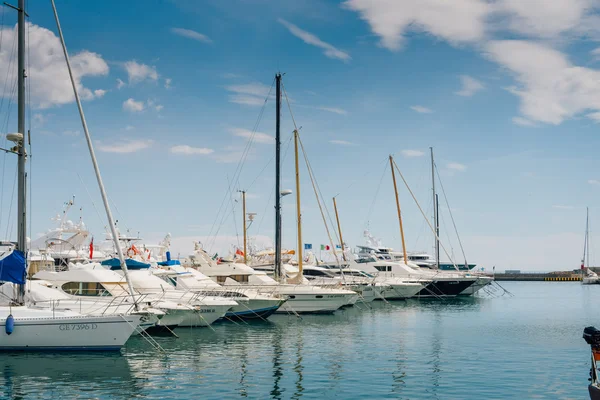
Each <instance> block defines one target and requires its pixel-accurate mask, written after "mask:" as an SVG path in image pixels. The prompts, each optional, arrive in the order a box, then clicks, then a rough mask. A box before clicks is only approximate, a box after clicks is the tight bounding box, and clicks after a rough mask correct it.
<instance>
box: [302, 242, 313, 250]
mask: <svg viewBox="0 0 600 400" xmlns="http://www.w3.org/2000/svg"><path fill="white" fill-rule="evenodd" d="M304 250H312V243H304Z"/></svg>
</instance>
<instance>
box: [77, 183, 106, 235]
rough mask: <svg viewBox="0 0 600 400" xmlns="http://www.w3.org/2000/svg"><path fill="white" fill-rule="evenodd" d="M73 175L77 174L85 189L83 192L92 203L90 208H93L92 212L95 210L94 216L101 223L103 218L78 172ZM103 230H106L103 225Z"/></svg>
mask: <svg viewBox="0 0 600 400" xmlns="http://www.w3.org/2000/svg"><path fill="white" fill-rule="evenodd" d="M75 173H76V174H77V177H78V178H79V182H81V185H82V186H83V188H84V189H85V192H86V193H87V195H88V197H89V198H90V201H91V202H92V206H93V207H94V210H96V214H97V215H98V218H99V220H100V221H103V218H102V216H101V215H100V212H99V211H98V208H96V203H94V199H93V198H92V196H91V195H90V192H89V190H88V188H87V186H86V185H85V183H84V182H83V180H82V179H81V176H80V175H79V172H77V171H75ZM104 228H105V229H106V228H107V227H106V225H104Z"/></svg>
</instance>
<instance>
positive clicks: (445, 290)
mask: <svg viewBox="0 0 600 400" xmlns="http://www.w3.org/2000/svg"><path fill="white" fill-rule="evenodd" d="M473 283H475V279H473V280H471V279H461V280H439V281H433V282H431V283H430V284H429V285H427V286H426V287H424V288H423V289H422V290H421V291H420V292H419V293H418V294H417V295H416V297H421V298H423V297H454V296H458V295H459V294H460V293H461V292H462V291H464V290H465V289H467V288H468V287H470V286H471V285H472V284H473Z"/></svg>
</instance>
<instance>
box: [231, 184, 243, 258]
mask: <svg viewBox="0 0 600 400" xmlns="http://www.w3.org/2000/svg"><path fill="white" fill-rule="evenodd" d="M227 183H228V184H229V177H227ZM230 187H231V186H230ZM229 193H230V196H229V199H230V200H231V216H232V217H233V229H235V237H236V239H237V245H238V249H239V248H240V233H239V231H238V227H237V219H236V218H235V205H236V204H237V201H236V202H235V203H234V201H233V192H231V190H230V192H229ZM245 219H246V216H245V215H244V220H245Z"/></svg>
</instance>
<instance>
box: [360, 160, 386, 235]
mask: <svg viewBox="0 0 600 400" xmlns="http://www.w3.org/2000/svg"><path fill="white" fill-rule="evenodd" d="M388 165H389V164H388V163H387V162H386V163H385V167H384V168H383V173H382V174H381V179H379V185H377V190H376V191H375V196H373V201H372V202H371V206H370V207H369V212H368V213H367V219H366V223H367V224H368V223H369V220H370V219H371V214H372V213H373V208H374V207H375V201H376V200H377V198H378V197H379V190H380V189H381V184H382V183H383V178H384V177H385V173H386V172H387V169H388Z"/></svg>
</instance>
